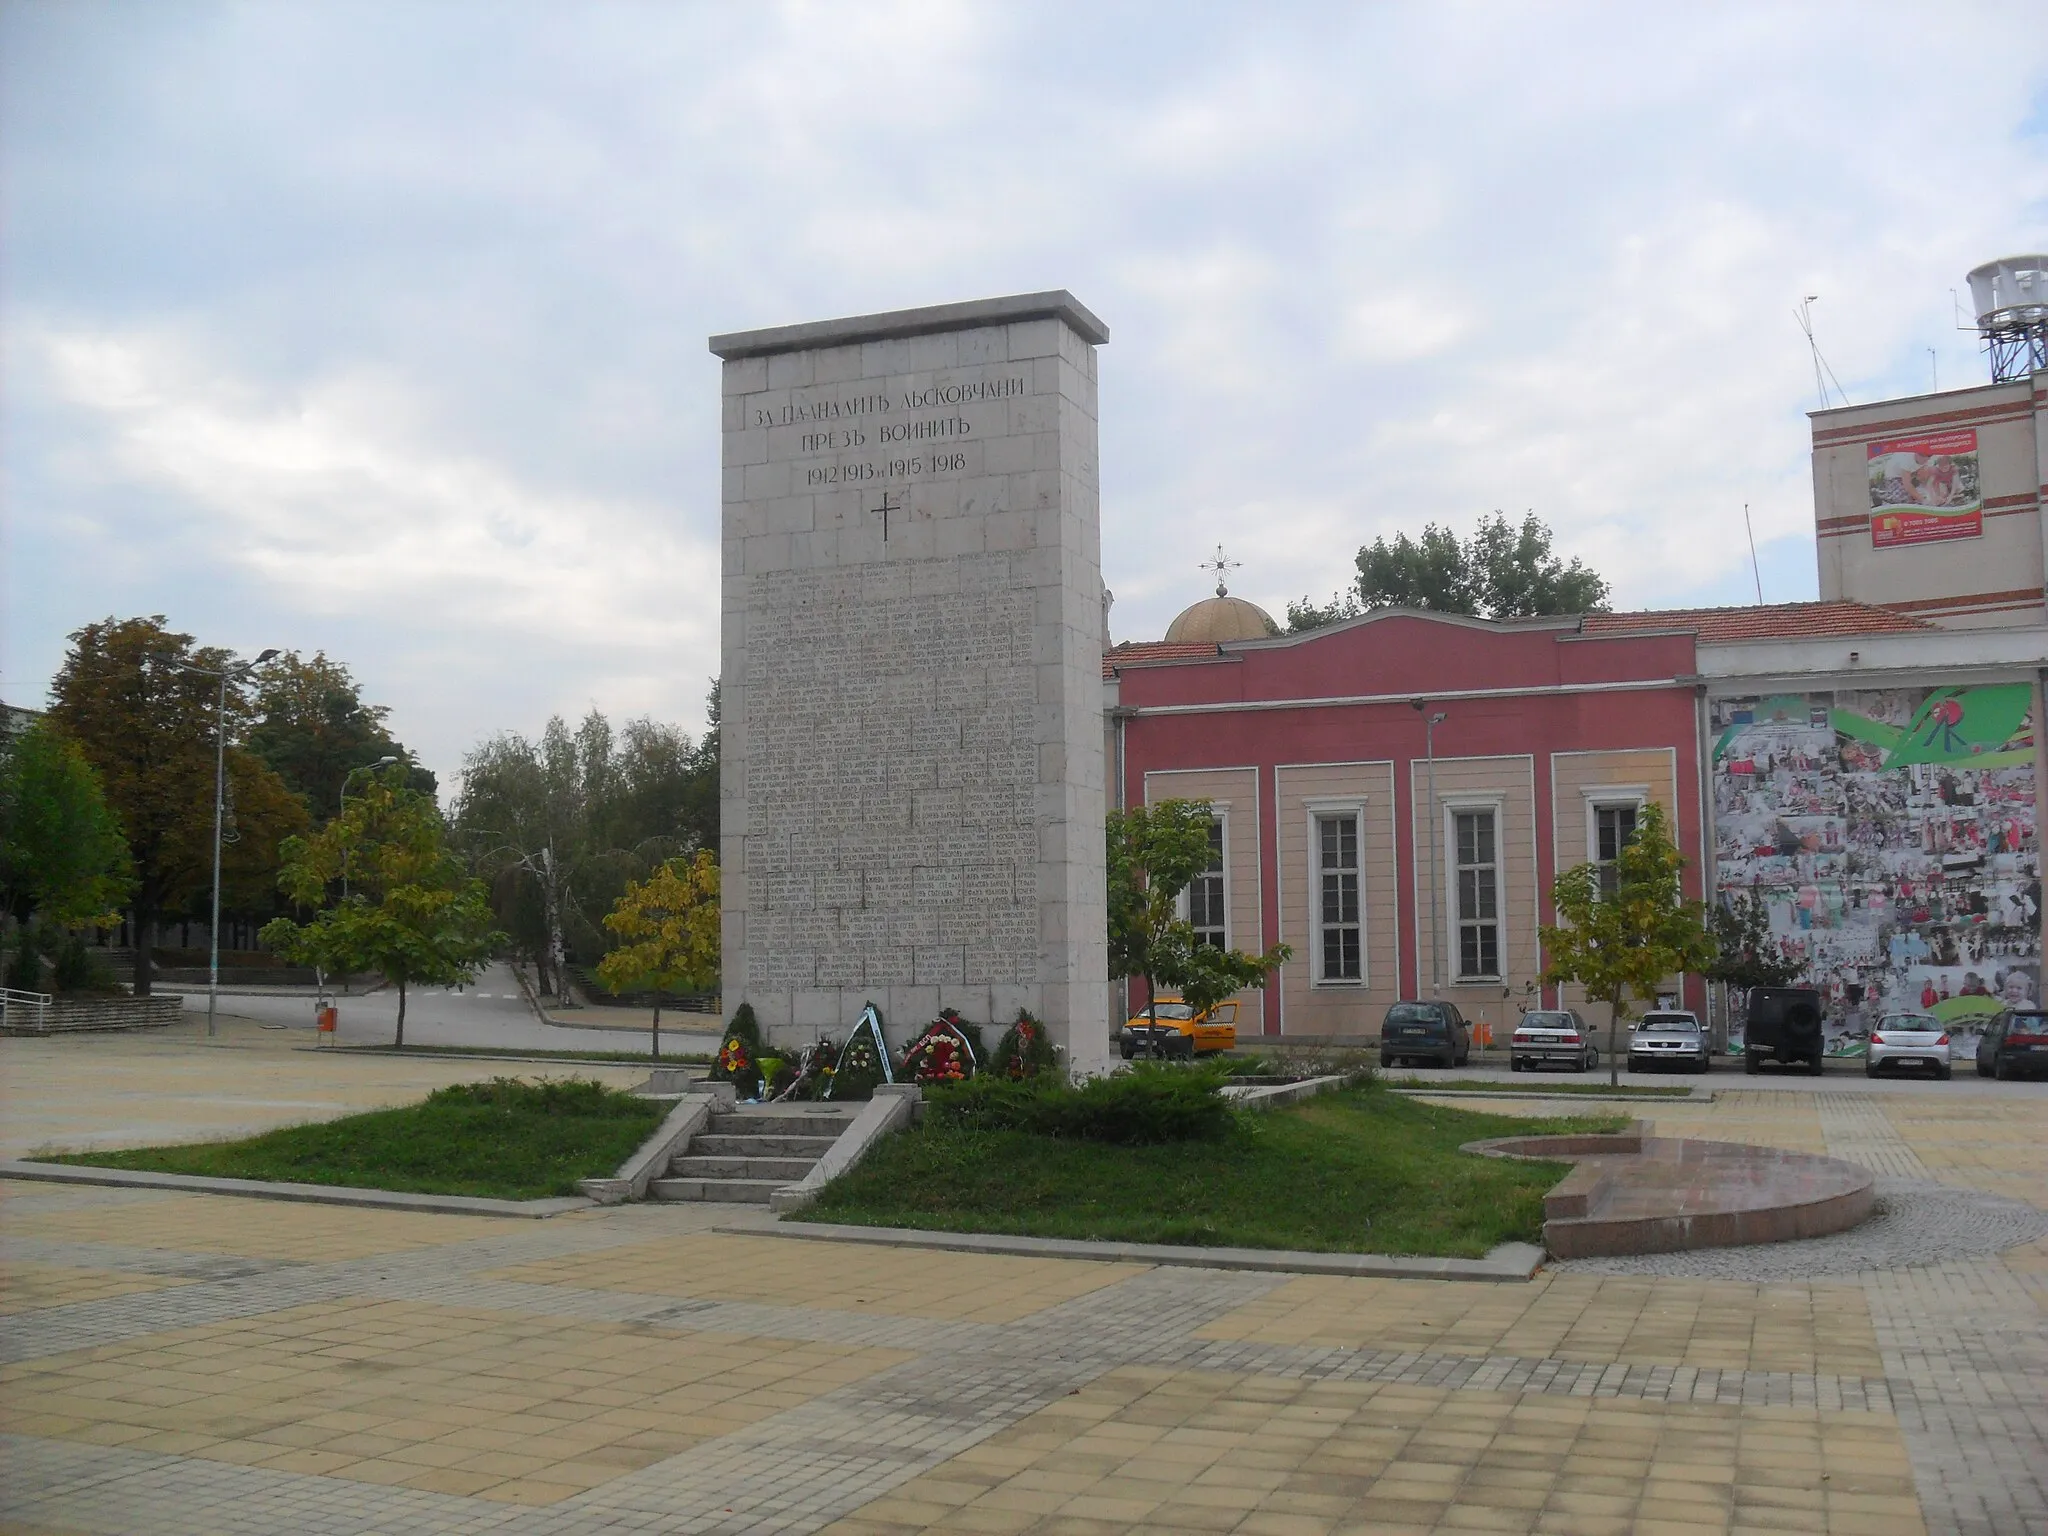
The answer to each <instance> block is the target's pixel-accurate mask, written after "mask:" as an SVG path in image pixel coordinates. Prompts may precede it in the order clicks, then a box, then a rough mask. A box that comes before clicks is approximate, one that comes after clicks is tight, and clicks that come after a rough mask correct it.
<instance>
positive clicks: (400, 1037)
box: [392, 981, 405, 1051]
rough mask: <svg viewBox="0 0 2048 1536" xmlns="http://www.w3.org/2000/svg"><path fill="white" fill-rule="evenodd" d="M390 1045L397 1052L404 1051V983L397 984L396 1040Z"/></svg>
mask: <svg viewBox="0 0 2048 1536" xmlns="http://www.w3.org/2000/svg"><path fill="white" fill-rule="evenodd" d="M392 1044H393V1045H394V1046H395V1047H396V1048H397V1049H399V1050H401V1051H402V1050H404V1049H405V983H404V982H403V981H401V982H399V984H398V1038H397V1039H396V1040H394V1041H393V1042H392Z"/></svg>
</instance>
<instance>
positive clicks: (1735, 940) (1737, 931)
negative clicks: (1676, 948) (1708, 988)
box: [1706, 891, 1801, 992]
mask: <svg viewBox="0 0 2048 1536" xmlns="http://www.w3.org/2000/svg"><path fill="white" fill-rule="evenodd" d="M1713 933H1714V950H1715V953H1714V962H1713V964H1712V965H1709V966H1708V967H1707V969H1706V975H1707V979H1708V980H1709V981H1718V982H1722V983H1725V984H1726V985H1728V986H1730V987H1733V988H1735V989H1736V990H1737V991H1740V992H1747V991H1748V990H1749V989H1750V988H1751V987H1785V986H1790V985H1791V984H1792V983H1793V982H1795V981H1797V980H1798V979H1799V973H1800V969H1801V966H1800V963H1799V960H1798V958H1797V957H1796V956H1794V955H1792V954H1790V953H1789V952H1788V951H1787V950H1786V948H1785V941H1784V940H1783V939H1779V938H1775V937H1773V936H1772V934H1771V905H1770V903H1769V902H1767V901H1765V900H1764V899H1763V897H1762V896H1761V895H1759V894H1758V893H1757V892H1755V891H1747V892H1744V893H1742V894H1741V895H1738V896H1734V897H1732V898H1730V899H1729V900H1727V901H1723V902H1722V903H1720V904H1719V905H1718V906H1716V907H1715V908H1714V916H1713Z"/></svg>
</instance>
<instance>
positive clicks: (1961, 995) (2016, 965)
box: [1713, 683, 2041, 1070]
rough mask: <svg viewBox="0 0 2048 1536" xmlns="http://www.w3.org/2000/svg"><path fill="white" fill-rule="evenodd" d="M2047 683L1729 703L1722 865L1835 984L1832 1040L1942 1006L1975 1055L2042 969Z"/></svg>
mask: <svg viewBox="0 0 2048 1536" xmlns="http://www.w3.org/2000/svg"><path fill="white" fill-rule="evenodd" d="M2033 693H2034V690H2033V687H2032V685H2030V684H2027V683H2006V684H1996V685H1993V686H1989V687H1981V688H1967V687H1955V688H1934V689H1926V688H1902V689H1881V690H1869V691H1864V692H1856V693H1834V694H1829V693H1799V694H1783V695H1779V696H1777V697H1772V698H1755V699H1722V700H1719V701H1717V702H1716V703H1715V705H1714V725H1715V728H1716V731H1717V732H1718V735H1717V738H1716V741H1715V744H1714V766H1713V784H1714V835H1715V871H1714V879H1715V886H1716V889H1717V892H1718V894H1719V895H1720V897H1721V898H1722V899H1723V900H1732V899H1734V898H1736V897H1738V896H1746V895H1748V894H1749V893H1752V892H1754V893H1756V894H1758V895H1759V896H1761V897H1762V898H1763V900H1764V901H1765V903H1766V904H1767V906H1768V907H1769V909H1770V917H1771V932H1772V934H1773V936H1774V937H1776V938H1777V939H1778V940H1779V941H1780V942H1782V943H1783V944H1784V945H1785V947H1786V948H1787V950H1788V951H1789V952H1790V953H1791V954H1792V955H1793V956H1795V957H1796V958H1797V959H1798V960H1799V961H1800V962H1801V965H1802V969H1803V971H1804V975H1803V977H1802V981H1803V982H1804V984H1806V985H1810V986H1817V987H1820V988H1821V989H1823V991H1825V992H1826V994H1827V998H1828V1010H1827V1012H1828V1025H1827V1030H1828V1049H1829V1051H1830V1053H1831V1054H1834V1055H1846V1056H1855V1055H1860V1054H1862V1052H1863V1050H1864V1048H1865V1044H1866V1042H1867V1041H1868V1038H1869V1034H1870V1030H1871V1029H1872V1028H1873V1027H1874V1026H1875V1025H1876V1024H1877V1022H1878V1021H1879V1020H1880V1019H1881V1018H1882V1016H1883V1015H1884V1014H1885V1013H1888V1012H1911V1013H1931V1014H1933V1015H1934V1016H1935V1017H1936V1018H1938V1019H1940V1020H1941V1021H1942V1023H1943V1024H1944V1026H1946V1027H1947V1029H1948V1031H1949V1035H1950V1039H1951V1042H1952V1045H1953V1059H1954V1060H1955V1061H1956V1062H1957V1063H1959V1064H1964V1069H1965V1070H1968V1067H1967V1063H1968V1062H1969V1060H1970V1058H1971V1054H1972V1052H1974V1051H1975V1049H1976V1039H1977V1035H1978V1033H1979V1032H1980V1031H1981V1029H1982V1027H1983V1025H1984V1024H1985V1023H1986V1022H1988V1021H1989V1020H1990V1019H1992V1018H1994V1017H1996V1016H1997V1014H1998V1012H1999V1010H2000V1009H2002V1008H2005V1007H2015V1006H2028V1007H2030V1006H2034V1005H2035V1004H2036V1003H2037V1002H2038V1001H2039V999H2040V996H2041V991H2040V980H2041V862H2040V843H2039V838H2038V829H2037V827H2036V825H2035V812H2034V778H2035V752H2034V731H2035V721H2034V718H2033Z"/></svg>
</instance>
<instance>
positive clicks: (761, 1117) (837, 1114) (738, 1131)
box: [708, 1105, 858, 1136]
mask: <svg viewBox="0 0 2048 1536" xmlns="http://www.w3.org/2000/svg"><path fill="white" fill-rule="evenodd" d="M857 1112H858V1111H855V1110H844V1109H829V1108H822V1107H802V1108H784V1107H782V1106H780V1105H777V1106H775V1107H774V1108H769V1107H767V1106H762V1107H760V1108H754V1107H751V1106H750V1107H748V1108H746V1109H737V1110H727V1111H725V1112H723V1113H721V1114H715V1115H713V1116H712V1117H711V1124H710V1126H709V1127H708V1129H709V1130H710V1132H711V1133H712V1134H713V1135H717V1136H837V1135H838V1134H839V1133H840V1132H841V1131H843V1130H845V1129H846V1127H847V1126H848V1125H850V1124H851V1123H852V1121H853V1117H854V1115H855V1114H856V1113H857Z"/></svg>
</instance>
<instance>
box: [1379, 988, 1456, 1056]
mask: <svg viewBox="0 0 2048 1536" xmlns="http://www.w3.org/2000/svg"><path fill="white" fill-rule="evenodd" d="M1471 1057H1472V1031H1471V1029H1470V1028H1469V1027H1467V1025H1466V1023H1465V1016H1464V1015H1463V1014H1462V1013H1460V1012H1458V1008H1457V1005H1456V1004H1455V1003H1444V1002H1433V1003H1396V1004H1394V1006H1393V1007H1391V1008H1389V1009H1388V1010H1387V1018H1386V1022H1385V1023H1384V1024H1382V1025H1380V1065H1381V1066H1383V1067H1391V1066H1392V1065H1393V1064H1394V1063H1395V1062H1397V1061H1407V1062H1416V1061H1423V1062H1431V1063H1433V1064H1435V1065H1436V1066H1439V1067H1462V1066H1463V1065H1465V1063H1466V1062H1467V1061H1469V1060H1470V1059H1471Z"/></svg>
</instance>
